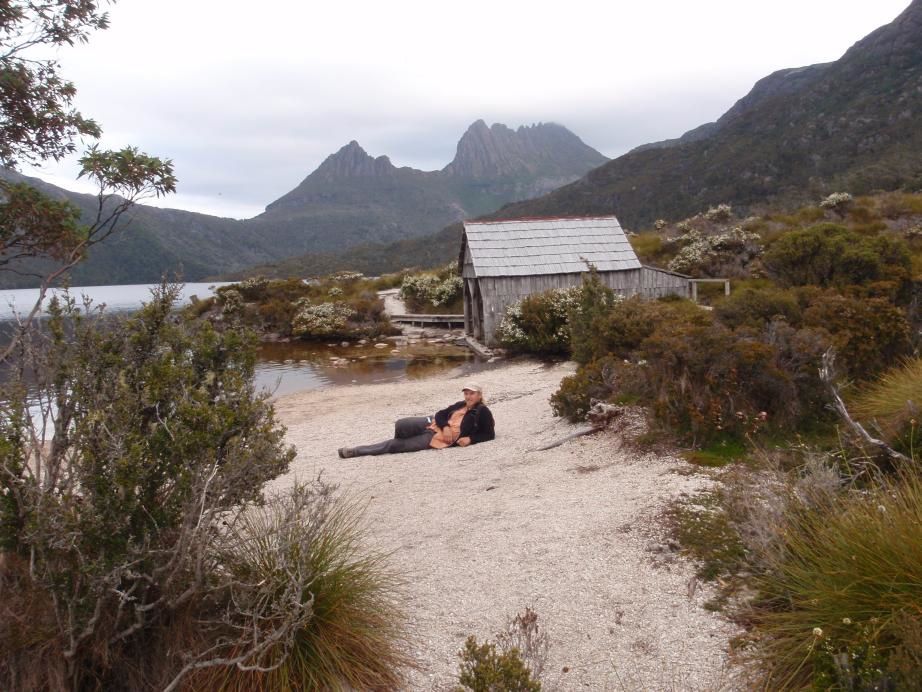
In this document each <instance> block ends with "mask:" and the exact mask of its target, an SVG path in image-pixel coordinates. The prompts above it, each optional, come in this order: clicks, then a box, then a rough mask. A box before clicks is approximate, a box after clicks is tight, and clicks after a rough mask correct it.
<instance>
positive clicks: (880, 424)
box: [851, 358, 922, 459]
mask: <svg viewBox="0 0 922 692" xmlns="http://www.w3.org/2000/svg"><path fill="white" fill-rule="evenodd" d="M851 405H852V410H853V413H854V414H855V415H856V416H857V417H858V418H859V419H860V420H862V421H865V422H866V423H868V424H870V425H871V426H873V427H874V428H876V430H877V431H878V433H879V434H880V435H882V436H883V437H884V439H885V440H886V441H887V442H889V443H890V444H891V445H892V446H894V447H895V448H896V449H897V450H898V451H900V452H903V453H904V454H906V455H907V456H911V457H913V458H915V459H918V458H919V452H920V451H922V449H920V440H919V438H920V437H922V434H920V430H919V420H920V413H922V358H912V359H909V360H907V361H905V362H904V363H903V364H902V365H900V366H898V367H896V368H893V369H891V370H888V371H887V372H885V373H884V374H883V375H881V377H880V378H879V379H878V380H877V381H876V382H874V383H872V384H870V385H868V386H867V387H865V388H864V389H863V390H862V391H861V392H860V393H859V394H858V395H857V396H856V397H855V399H854V401H853V402H852V404H851Z"/></svg>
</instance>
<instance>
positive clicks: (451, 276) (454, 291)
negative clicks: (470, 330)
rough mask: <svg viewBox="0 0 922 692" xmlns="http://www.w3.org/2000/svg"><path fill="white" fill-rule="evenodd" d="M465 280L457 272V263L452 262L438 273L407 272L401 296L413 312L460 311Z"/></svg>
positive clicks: (401, 287) (401, 288)
mask: <svg viewBox="0 0 922 692" xmlns="http://www.w3.org/2000/svg"><path fill="white" fill-rule="evenodd" d="M463 291H464V280H463V279H462V278H461V277H460V276H458V274H457V265H456V264H455V263H451V264H448V265H446V266H445V267H443V268H442V269H441V270H440V271H439V272H437V273H430V272H426V273H423V274H407V275H406V276H405V277H404V278H403V283H402V284H401V286H400V297H401V298H402V299H403V300H404V301H406V304H407V308H408V309H409V310H410V311H411V312H432V311H433V310H434V309H439V310H440V311H442V312H445V311H449V310H453V311H454V312H460V311H462V310H463V307H462V305H461V301H462V295H463Z"/></svg>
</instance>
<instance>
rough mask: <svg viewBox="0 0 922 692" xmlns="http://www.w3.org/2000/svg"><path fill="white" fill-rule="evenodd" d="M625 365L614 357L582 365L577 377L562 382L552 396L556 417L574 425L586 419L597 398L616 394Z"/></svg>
mask: <svg viewBox="0 0 922 692" xmlns="http://www.w3.org/2000/svg"><path fill="white" fill-rule="evenodd" d="M622 367H624V364H623V363H622V362H621V361H620V360H618V359H617V358H613V357H610V356H609V357H605V358H601V359H599V360H594V361H592V362H591V363H586V364H584V365H582V366H581V367H580V368H579V369H578V370H577V371H576V372H575V373H574V374H572V375H567V376H566V377H564V378H563V380H561V382H560V388H559V389H558V390H557V391H556V392H554V393H553V394H552V395H551V409H552V410H553V411H554V415H555V416H560V417H561V418H566V419H567V420H569V421H570V422H571V423H576V422H578V421H581V420H585V418H586V414H588V413H589V407H590V406H591V402H592V400H593V399H598V400H599V401H605V400H607V399H609V398H610V397H611V396H612V395H613V394H614V393H615V392H616V391H620V389H619V386H618V384H617V383H618V380H619V379H620V378H619V377H618V374H619V372H618V371H619V369H621V368H622Z"/></svg>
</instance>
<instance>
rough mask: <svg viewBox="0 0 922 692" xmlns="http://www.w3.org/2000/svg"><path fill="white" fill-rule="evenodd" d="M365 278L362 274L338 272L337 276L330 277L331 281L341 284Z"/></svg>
mask: <svg viewBox="0 0 922 692" xmlns="http://www.w3.org/2000/svg"><path fill="white" fill-rule="evenodd" d="M363 278H365V275H364V274H362V272H338V273H336V274H331V275H330V279H332V280H333V281H338V282H340V283H346V282H347V281H358V280H359V279H363Z"/></svg>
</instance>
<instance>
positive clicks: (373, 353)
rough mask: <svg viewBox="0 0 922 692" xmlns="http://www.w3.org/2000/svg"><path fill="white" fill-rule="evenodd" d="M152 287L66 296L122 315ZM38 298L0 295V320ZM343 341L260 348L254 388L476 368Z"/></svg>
mask: <svg viewBox="0 0 922 692" xmlns="http://www.w3.org/2000/svg"><path fill="white" fill-rule="evenodd" d="M223 285H225V284H222V283H211V284H206V283H191V284H186V285H185V286H184V288H183V291H182V295H181V297H180V304H183V305H184V304H185V303H186V302H187V301H189V300H190V299H191V297H192V296H196V297H198V298H200V299H204V298H208V297H209V296H211V295H212V294H213V293H214V289H215V288H216V287H218V286H223ZM153 288H155V286H154V285H151V284H138V285H133V286H83V287H75V288H71V289H70V293H71V295H73V296H76V297H79V296H82V295H86V296H87V297H89V298H91V299H92V300H93V305H100V304H105V305H106V311H107V312H124V311H131V310H137V309H138V308H139V307H140V306H141V303H142V302H144V301H146V300H148V299H150V296H151V290H152V289H153ZM49 297H50V296H49ZM37 299H38V289H16V290H8V291H0V322H2V321H9V320H10V319H12V317H13V315H14V310H15V311H16V312H18V313H27V312H28V311H29V310H31V309H32V306H33V305H34V304H35V301H36V300H37ZM343 343H345V342H336V343H330V344H327V343H319V344H318V343H310V342H303V341H295V342H290V343H269V344H263V345H262V346H261V347H260V349H259V363H258V365H257V367H256V378H255V379H256V386H257V387H258V388H263V389H267V390H268V391H270V392H273V393H274V394H275V395H276V396H281V395H283V394H290V393H292V392H297V391H303V390H311V389H322V388H325V387H333V386H347V385H352V384H366V383H373V382H397V381H400V380H405V379H416V378H420V377H426V376H428V375H433V374H436V373H438V372H443V371H445V370H448V369H451V368H455V367H460V366H465V367H468V368H476V367H477V362H476V359H475V357H474V355H473V354H472V353H471V352H470V351H469V350H467V349H466V348H461V347H457V346H453V345H449V344H442V343H428V341H427V340H426V339H420V340H419V341H418V342H417V343H416V344H401V345H400V346H399V347H397V346H396V345H394V344H390V343H389V344H388V346H387V347H386V348H375V346H374V344H366V345H357V344H354V343H346V345H343ZM393 351H398V352H397V353H393Z"/></svg>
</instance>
